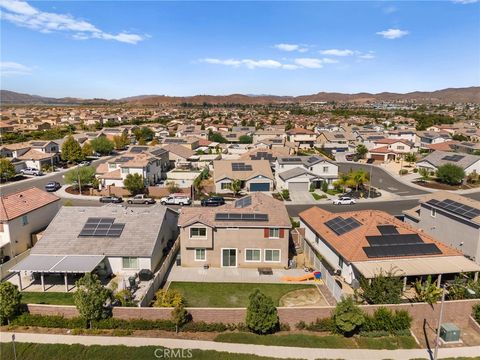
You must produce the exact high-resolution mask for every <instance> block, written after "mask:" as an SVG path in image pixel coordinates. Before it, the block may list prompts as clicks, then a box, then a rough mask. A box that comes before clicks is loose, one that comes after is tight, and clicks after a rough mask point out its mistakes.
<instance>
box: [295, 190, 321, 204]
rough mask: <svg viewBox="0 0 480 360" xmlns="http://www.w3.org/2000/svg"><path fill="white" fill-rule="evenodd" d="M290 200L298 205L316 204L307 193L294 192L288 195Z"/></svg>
mask: <svg viewBox="0 0 480 360" xmlns="http://www.w3.org/2000/svg"><path fill="white" fill-rule="evenodd" d="M290 199H291V200H292V202H294V203H298V204H316V203H317V201H316V200H315V199H314V198H313V197H312V194H311V193H310V192H308V191H294V192H291V193H290Z"/></svg>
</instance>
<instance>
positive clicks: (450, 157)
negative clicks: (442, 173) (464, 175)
mask: <svg viewBox="0 0 480 360" xmlns="http://www.w3.org/2000/svg"><path fill="white" fill-rule="evenodd" d="M464 157H465V156H462V155H448V156H444V157H443V158H442V160H445V161H452V162H457V161H460V160H462V159H463V158H464Z"/></svg>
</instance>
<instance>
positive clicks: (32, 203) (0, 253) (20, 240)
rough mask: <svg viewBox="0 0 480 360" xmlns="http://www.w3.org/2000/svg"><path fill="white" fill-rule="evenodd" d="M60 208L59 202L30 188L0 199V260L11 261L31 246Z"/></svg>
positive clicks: (41, 191)
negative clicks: (8, 259)
mask: <svg viewBox="0 0 480 360" xmlns="http://www.w3.org/2000/svg"><path fill="white" fill-rule="evenodd" d="M59 208H60V198H59V197H57V196H55V195H53V194H51V193H47V192H45V191H43V190H40V189H38V188H36V187H32V188H30V189H27V190H23V191H19V192H16V193H13V194H9V195H2V196H1V197H0V259H4V258H5V257H7V256H8V257H9V258H13V257H14V256H16V255H18V254H21V253H22V252H24V251H25V250H27V249H29V248H31V247H32V246H33V245H34V243H35V236H34V235H35V234H37V233H39V232H40V231H42V230H44V229H45V228H46V227H47V225H48V224H49V223H50V221H52V219H53V217H54V216H55V215H56V214H57V212H58V209H59Z"/></svg>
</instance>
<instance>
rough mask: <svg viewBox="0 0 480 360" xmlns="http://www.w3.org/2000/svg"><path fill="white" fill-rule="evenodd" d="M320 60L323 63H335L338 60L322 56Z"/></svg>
mask: <svg viewBox="0 0 480 360" xmlns="http://www.w3.org/2000/svg"><path fill="white" fill-rule="evenodd" d="M322 62H323V63H324V64H336V63H338V60H337V59H330V58H323V59H322Z"/></svg>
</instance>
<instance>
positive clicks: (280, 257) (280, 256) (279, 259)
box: [263, 249, 282, 263]
mask: <svg viewBox="0 0 480 360" xmlns="http://www.w3.org/2000/svg"><path fill="white" fill-rule="evenodd" d="M267 251H278V261H276V260H267ZM263 261H264V262H270V263H279V262H282V250H280V249H264V250H263Z"/></svg>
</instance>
